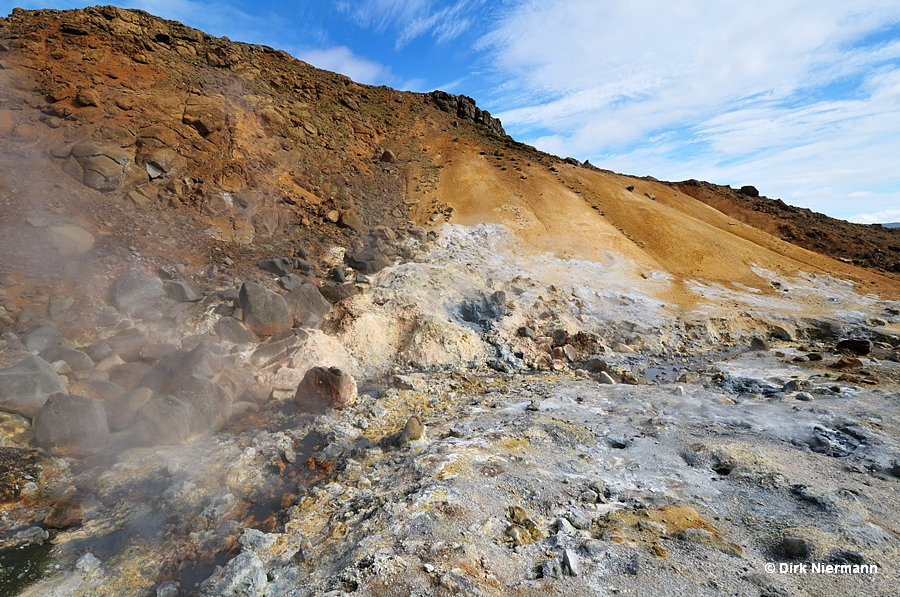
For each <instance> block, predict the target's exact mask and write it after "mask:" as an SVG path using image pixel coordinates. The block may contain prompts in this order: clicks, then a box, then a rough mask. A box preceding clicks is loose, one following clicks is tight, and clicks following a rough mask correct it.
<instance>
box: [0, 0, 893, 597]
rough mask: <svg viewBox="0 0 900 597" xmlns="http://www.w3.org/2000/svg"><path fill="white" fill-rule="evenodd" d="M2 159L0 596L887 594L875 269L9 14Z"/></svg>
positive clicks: (55, 18) (395, 101) (417, 108)
mask: <svg viewBox="0 0 900 597" xmlns="http://www.w3.org/2000/svg"><path fill="white" fill-rule="evenodd" d="M0 139H2V144H0V255H2V261H0V270H2V271H0V284H2V287H0V304H2V308H0V322H2V331H0V502H2V503H0V593H3V594H10V595H16V594H22V595H42V596H45V595H67V596H68V595H158V596H167V597H172V596H175V595H271V596H276V595H310V594H314V595H319V594H327V595H333V596H336V595H341V594H358V595H414V594H415V595H430V594H436V595H450V594H458V593H459V594H474V595H479V594H482V595H506V594H523V595H531V594H534V595H546V594H564V595H590V594H596V595H609V594H625V593H632V594H659V595H693V594H701V595H705V594H709V595H718V594H722V593H723V592H727V593H729V594H738V595H783V594H800V595H802V594H816V595H839V594H841V595H843V594H848V593H849V594H858V593H861V592H868V593H870V594H873V595H874V594H887V593H889V591H890V590H892V588H893V586H895V584H896V581H897V571H896V566H893V563H895V562H896V561H897V560H898V558H897V555H898V548H900V530H898V529H900V519H898V515H897V513H896V512H895V510H894V509H893V508H892V507H891V504H893V503H894V502H895V501H896V492H897V488H898V485H897V483H898V478H900V461H898V458H900V454H898V448H897V444H898V437H900V428H898V422H900V421H898V413H900V410H898V407H900V402H898V399H900V395H898V393H897V388H898V384H900V365H898V360H900V352H898V348H900V301H898V300H897V297H898V290H900V281H898V280H900V279H898V277H897V275H896V273H894V272H890V271H888V269H889V268H888V267H884V266H883V265H882V266H880V267H881V269H882V270H884V271H880V270H878V269H877V268H874V267H872V268H861V267H859V266H858V265H857V264H856V260H857V258H856V257H855V256H850V257H845V259H844V260H840V259H832V258H830V257H829V256H828V255H827V253H828V252H829V251H828V250H826V251H825V253H826V254H825V255H823V254H821V253H819V252H815V251H810V250H807V249H805V248H803V247H800V246H797V244H795V243H793V242H787V241H785V240H784V239H782V238H781V236H784V234H781V233H778V234H772V232H775V230H773V229H771V227H770V224H771V222H773V221H774V220H773V219H766V217H768V216H773V214H768V216H762V215H759V214H762V213H764V212H762V211H761V212H756V211H753V210H748V209H746V208H745V209H744V210H743V211H741V210H736V208H735V209H732V207H733V206H734V205H737V203H736V201H737V199H735V197H736V196H733V193H731V192H730V191H728V190H725V189H722V188H714V187H712V186H710V185H704V184H697V185H695V184H687V183H681V184H677V185H669V184H666V183H660V182H658V181H655V180H650V179H638V178H634V177H629V176H625V175H619V174H615V173H611V172H607V171H601V170H598V169H596V168H594V167H592V166H591V165H590V164H580V163H578V162H577V161H575V160H572V159H568V160H562V159H560V158H557V157H554V156H549V155H546V154H542V153H540V152H538V151H536V150H534V149H533V148H530V147H528V146H525V145H522V144H520V143H518V142H516V141H515V140H513V139H511V138H509V137H507V136H506V135H505V133H504V131H503V128H502V126H501V123H500V122H499V121H498V120H496V119H495V118H493V117H491V116H490V114H489V113H487V112H484V111H482V110H480V109H478V108H477V106H476V105H475V102H474V101H473V100H471V98H467V97H464V96H452V95H449V94H446V93H443V92H435V93H432V94H424V95H423V94H412V93H402V92H396V91H393V90H390V89H387V88H374V87H368V86H362V85H358V84H356V83H353V82H352V81H350V80H349V79H347V78H345V77H341V76H339V75H335V74H332V73H327V72H323V71H318V70H316V69H314V68H312V67H310V66H309V65H306V64H304V63H302V62H299V61H297V60H295V59H293V58H291V57H290V56H288V55H287V54H285V53H283V52H279V51H276V50H273V49H271V48H266V47H262V46H250V45H246V44H239V43H232V42H230V41H228V40H226V39H217V38H213V37H211V36H208V35H206V34H204V33H202V32H199V31H196V30H193V29H191V28H188V27H185V26H183V25H181V24H179V23H174V22H171V21H163V20H160V19H157V18H155V17H152V16H150V15H148V14H146V13H143V12H140V11H125V10H120V9H117V8H112V7H100V8H91V9H86V10H83V11H66V12H59V11H49V10H48V11H34V12H26V11H21V10H16V11H14V13H13V14H12V15H10V16H9V17H8V18H6V19H0ZM698 189H700V190H703V191H704V192H703V193H700V195H701V196H699V197H697V198H695V196H697V195H698ZM704 189H705V190H704ZM707 191H708V193H707ZM704 193H705V194H704ZM716 197H719V198H721V197H726V198H729V197H730V198H731V199H734V201H732V203H728V202H727V201H725V200H724V199H716V201H718V203H716V202H715V201H713V199H715V198H716ZM698 198H699V199H700V200H699V201H698V200H697V199H698ZM760 201H763V200H760ZM765 201H768V200H765ZM710 205H713V207H716V208H717V209H713V207H711V206H710ZM750 211H753V213H754V214H756V215H754V217H753V218H750V217H745V216H747V214H749V213H750ZM774 216H778V214H774ZM814 220H815V219H814V218H812V219H811V218H798V219H797V221H796V222H792V224H791V225H792V226H794V227H795V229H796V230H801V231H802V230H812V229H813V228H812V227H810V228H805V226H808V225H809V226H818V225H819V224H816V223H815V222H814ZM809 222H814V223H813V224H809ZM885 232H887V231H885ZM879 234H881V233H879ZM795 236H796V235H795ZM860 238H862V237H860ZM864 240H865V242H866V243H871V245H872V247H875V248H878V249H879V251H882V252H883V254H885V255H887V254H890V251H893V249H892V248H891V246H892V245H891V244H890V242H892V241H890V240H889V239H888V237H883V238H882V237H881V236H878V235H873V236H867V237H865V239H864ZM861 243H862V240H860V243H859V244H861ZM866 246H867V247H868V245H866ZM813 248H816V247H813ZM827 248H828V246H827V245H826V249H827ZM866 250H867V251H868V252H869V253H873V254H875V253H876V252H875V251H874V249H873V248H868V249H866ZM878 254H879V255H880V254H881V253H878ZM854 255H855V254H854ZM867 259H868V258H867ZM879 264H881V262H880V261H877V260H876V261H873V262H872V264H871V265H879ZM866 265H869V263H868V262H867V263H866ZM767 563H775V564H776V571H775V572H774V573H770V572H768V571H767V568H766V564H767ZM813 563H815V564H817V565H818V564H821V565H822V566H827V565H831V566H839V567H846V568H840V569H839V573H837V574H835V573H833V572H832V573H815V574H812V573H810V574H789V573H781V572H780V567H779V566H781V565H784V566H788V567H790V566H791V565H796V566H799V565H801V564H806V565H807V566H809V565H811V564H813ZM854 566H855V567H856V568H854Z"/></svg>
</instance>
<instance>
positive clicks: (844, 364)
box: [829, 355, 863, 369]
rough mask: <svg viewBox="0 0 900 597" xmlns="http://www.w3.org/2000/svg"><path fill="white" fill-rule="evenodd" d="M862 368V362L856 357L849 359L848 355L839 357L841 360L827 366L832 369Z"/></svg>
mask: <svg viewBox="0 0 900 597" xmlns="http://www.w3.org/2000/svg"><path fill="white" fill-rule="evenodd" d="M862 366H863V364H862V361H860V360H859V359H858V358H856V357H851V356H850V355H844V356H842V357H841V360H839V361H837V362H836V363H832V364H831V365H829V367H831V368H832V369H856V368H857V367H862Z"/></svg>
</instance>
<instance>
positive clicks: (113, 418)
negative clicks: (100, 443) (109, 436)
mask: <svg viewBox="0 0 900 597" xmlns="http://www.w3.org/2000/svg"><path fill="white" fill-rule="evenodd" d="M152 397H153V392H152V391H151V390H150V389H149V388H137V389H136V390H132V391H130V392H125V393H124V394H122V395H121V396H119V397H118V398H113V399H112V400H109V401H107V402H104V403H103V409H104V410H105V411H106V421H107V423H108V424H109V429H110V431H122V430H123V429H128V427H130V426H131V424H132V423H133V422H134V419H135V417H136V416H137V411H138V410H139V409H140V408H141V407H142V406H144V405H145V404H147V403H148V402H149V401H150V399H151V398H152Z"/></svg>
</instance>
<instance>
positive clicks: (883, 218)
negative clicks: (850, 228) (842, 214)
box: [848, 209, 900, 224]
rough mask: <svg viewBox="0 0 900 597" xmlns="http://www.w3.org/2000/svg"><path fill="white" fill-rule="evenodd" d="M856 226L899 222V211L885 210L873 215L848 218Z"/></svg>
mask: <svg viewBox="0 0 900 597" xmlns="http://www.w3.org/2000/svg"><path fill="white" fill-rule="evenodd" d="M848 219H849V220H850V221H851V222H856V223H857V224H877V223H884V224H887V223H892V222H900V209H886V210H884V211H880V212H878V213H873V214H857V215H855V216H851V217H850V218H848Z"/></svg>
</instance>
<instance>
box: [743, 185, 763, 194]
mask: <svg viewBox="0 0 900 597" xmlns="http://www.w3.org/2000/svg"><path fill="white" fill-rule="evenodd" d="M741 194H742V195H746V196H747V197H759V191H758V190H757V189H756V187H754V186H752V185H745V186H742V187H741Z"/></svg>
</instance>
